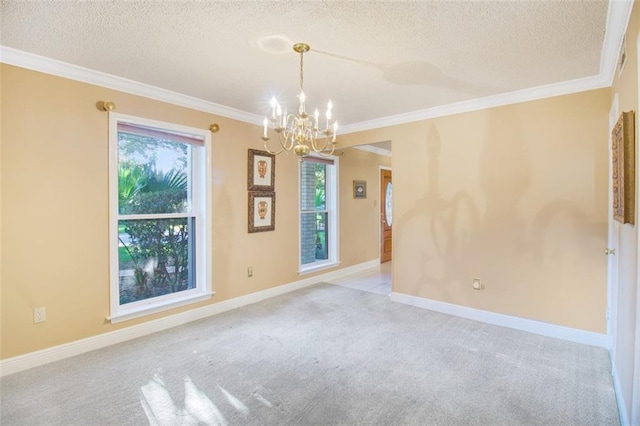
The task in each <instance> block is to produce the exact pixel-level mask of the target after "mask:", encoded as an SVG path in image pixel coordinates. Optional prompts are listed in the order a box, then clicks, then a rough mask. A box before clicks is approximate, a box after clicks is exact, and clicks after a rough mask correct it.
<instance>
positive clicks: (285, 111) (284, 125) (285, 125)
mask: <svg viewBox="0 0 640 426" xmlns="http://www.w3.org/2000/svg"><path fill="white" fill-rule="evenodd" d="M282 127H287V109H286V108H285V109H284V114H283V115H282Z"/></svg>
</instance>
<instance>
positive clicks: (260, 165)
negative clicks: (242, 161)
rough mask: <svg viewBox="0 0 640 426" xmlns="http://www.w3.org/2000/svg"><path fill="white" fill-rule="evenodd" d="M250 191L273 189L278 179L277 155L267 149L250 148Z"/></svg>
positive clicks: (248, 185) (248, 184)
mask: <svg viewBox="0 0 640 426" xmlns="http://www.w3.org/2000/svg"><path fill="white" fill-rule="evenodd" d="M248 159H249V161H248V164H247V165H248V168H249V171H248V182H247V189H248V190H249V191H273V190H274V188H275V179H276V156H275V155H273V154H269V153H268V152H267V151H259V150H257V149H249V157H248Z"/></svg>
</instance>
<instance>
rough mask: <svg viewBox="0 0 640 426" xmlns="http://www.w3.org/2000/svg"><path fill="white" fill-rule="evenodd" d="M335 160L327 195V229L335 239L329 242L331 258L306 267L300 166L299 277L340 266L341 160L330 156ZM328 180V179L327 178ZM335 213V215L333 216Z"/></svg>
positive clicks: (300, 165) (318, 156)
mask: <svg viewBox="0 0 640 426" xmlns="http://www.w3.org/2000/svg"><path fill="white" fill-rule="evenodd" d="M309 157H316V158H326V156H324V157H323V156H320V155H309ZM329 158H331V159H332V160H333V166H334V167H333V168H332V169H330V170H331V179H332V185H327V193H326V194H325V197H326V198H325V201H326V207H328V208H327V211H328V212H329V214H328V215H327V216H328V218H329V220H328V222H329V223H328V224H327V228H328V230H329V235H330V236H332V237H333V238H330V240H329V246H328V250H329V256H328V257H329V258H328V259H326V260H323V261H319V262H313V263H307V264H306V265H303V264H302V244H301V241H302V220H301V217H302V209H301V208H300V206H301V202H300V197H301V195H302V180H301V179H300V174H301V172H302V170H301V168H302V163H299V165H298V275H305V274H310V273H313V272H317V271H321V270H323V269H329V268H333V267H335V266H338V265H340V244H338V241H339V239H340V235H339V234H338V230H339V229H340V227H339V226H338V225H339V220H340V219H339V211H340V209H339V203H340V197H339V196H338V194H339V193H340V159H339V157H336V156H330V157H329ZM325 179H326V177H325ZM332 213H333V214H332Z"/></svg>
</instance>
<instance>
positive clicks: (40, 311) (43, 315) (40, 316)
mask: <svg viewBox="0 0 640 426" xmlns="http://www.w3.org/2000/svg"><path fill="white" fill-rule="evenodd" d="M46 319H47V310H46V308H34V309H33V323H34V324H37V323H39V322H45V320H46Z"/></svg>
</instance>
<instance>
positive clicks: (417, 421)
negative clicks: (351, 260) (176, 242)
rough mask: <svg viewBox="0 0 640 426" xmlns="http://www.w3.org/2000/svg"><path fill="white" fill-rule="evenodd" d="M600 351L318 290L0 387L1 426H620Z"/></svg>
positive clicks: (353, 293) (338, 290)
mask: <svg viewBox="0 0 640 426" xmlns="http://www.w3.org/2000/svg"><path fill="white" fill-rule="evenodd" d="M608 369H609V358H608V354H607V352H606V351H605V350H604V349H600V348H594V347H589V346H584V345H579V344H575V343H570V342H565V341H562V340H556V339H552V338H547V337H542V336H537V335H532V334H528V333H524V332H519V331H516V330H511V329H507V328H501V327H496V326H491V325H487V324H482V323H477V322H474V321H469V320H465V319H461V318H456V317H451V316H448V315H443V314H439V313H434V312H430V311H426V310H422V309H419V308H413V307H409V306H405V305H400V304H396V303H393V302H391V301H389V299H388V298H386V297H384V296H380V295H376V294H372V293H368V292H363V291H359V290H354V289H349V288H345V287H340V286H334V285H328V284H320V285H317V286H313V287H310V288H307V289H303V290H299V291H296V292H293V293H290V294H287V295H284V296H280V297H276V298H273V299H269V300H266V301H263V302H260V303H257V304H255V305H251V306H247V307H244V308H241V309H237V310H235V311H231V312H227V313H225V314H221V315H218V316H215V317H211V318H208V319H205V320H202V321H198V322H194V323H191V324H188V325H186V326H182V327H178V328H174V329H171V330H167V331H164V332H161V333H157V334H154V335H151V336H147V337H145V338H142V339H138V340H135V341H132V342H128V343H123V344H119V345H114V346H112V347H109V348H106V349H102V350H99V351H95V352H92V353H88V354H84V355H81V356H78V357H75V358H71V359H67V360H63V361H60V362H56V363H52V364H49V365H45V366H42V367H38V368H34V369H31V370H28V371H24V372H21V373H17V374H14V375H10V376H7V377H5V378H3V379H2V382H1V387H0V391H1V395H2V402H1V410H2V411H1V420H0V423H2V425H144V424H153V425H580V426H584V425H617V424H619V423H618V414H617V408H616V403H615V397H614V392H613V387H612V382H611V376H610V374H609V370H608Z"/></svg>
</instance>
